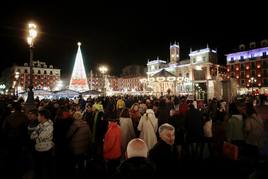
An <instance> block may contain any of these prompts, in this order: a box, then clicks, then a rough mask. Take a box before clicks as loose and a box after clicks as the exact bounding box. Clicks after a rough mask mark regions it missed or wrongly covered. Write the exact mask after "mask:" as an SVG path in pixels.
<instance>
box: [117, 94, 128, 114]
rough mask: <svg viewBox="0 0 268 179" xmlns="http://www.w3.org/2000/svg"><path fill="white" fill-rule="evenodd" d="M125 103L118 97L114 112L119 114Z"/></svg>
mask: <svg viewBox="0 0 268 179" xmlns="http://www.w3.org/2000/svg"><path fill="white" fill-rule="evenodd" d="M125 106H126V105H125V101H124V99H123V98H122V97H119V99H118V100H117V102H116V110H117V113H118V114H120V112H121V110H122V109H123V108H125Z"/></svg>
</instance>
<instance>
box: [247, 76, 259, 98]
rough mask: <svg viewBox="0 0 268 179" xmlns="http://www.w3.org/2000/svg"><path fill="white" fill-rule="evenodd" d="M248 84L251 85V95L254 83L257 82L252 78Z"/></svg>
mask: <svg viewBox="0 0 268 179" xmlns="http://www.w3.org/2000/svg"><path fill="white" fill-rule="evenodd" d="M248 82H249V83H250V84H251V94H252V95H253V87H254V83H256V82H257V80H256V79H255V78H254V77H251V78H250V79H249V80H248Z"/></svg>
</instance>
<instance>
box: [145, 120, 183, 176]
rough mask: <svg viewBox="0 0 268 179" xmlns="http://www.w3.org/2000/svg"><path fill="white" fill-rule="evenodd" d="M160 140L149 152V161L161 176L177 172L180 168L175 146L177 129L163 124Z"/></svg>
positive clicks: (160, 129)
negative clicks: (178, 167)
mask: <svg viewBox="0 0 268 179" xmlns="http://www.w3.org/2000/svg"><path fill="white" fill-rule="evenodd" d="M158 132H159V136H160V140H159V141H158V142H157V144H155V146H154V147H153V148H152V149H151V150H150V151H149V159H150V160H151V161H152V162H153V163H154V164H155V165H156V172H157V174H158V175H159V174H160V175H165V174H167V173H168V174H170V175H171V176H173V173H175V172H176V168H177V166H178V160H177V150H176V149H175V146H174V141H175V128H174V127H173V126H172V125H170V124H168V123H164V124H162V125H161V126H160V127H159V129H158Z"/></svg>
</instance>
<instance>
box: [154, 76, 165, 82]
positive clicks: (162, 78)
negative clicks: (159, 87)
mask: <svg viewBox="0 0 268 179" xmlns="http://www.w3.org/2000/svg"><path fill="white" fill-rule="evenodd" d="M165 80H166V78H165V77H157V78H156V81H158V82H162V81H165Z"/></svg>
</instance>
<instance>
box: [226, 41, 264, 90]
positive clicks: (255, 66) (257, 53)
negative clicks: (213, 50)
mask: <svg viewBox="0 0 268 179" xmlns="http://www.w3.org/2000/svg"><path fill="white" fill-rule="evenodd" d="M226 58H227V78H228V79H230V78H234V79H236V80H237V83H238V86H239V89H238V92H239V93H240V94H246V93H252V92H257V93H268V40H262V41H261V42H260V47H259V48H257V44H256V43H255V42H251V43H250V44H249V49H246V46H245V45H244V44H241V45H240V46H239V51H238V52H235V53H229V54H227V55H226Z"/></svg>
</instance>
